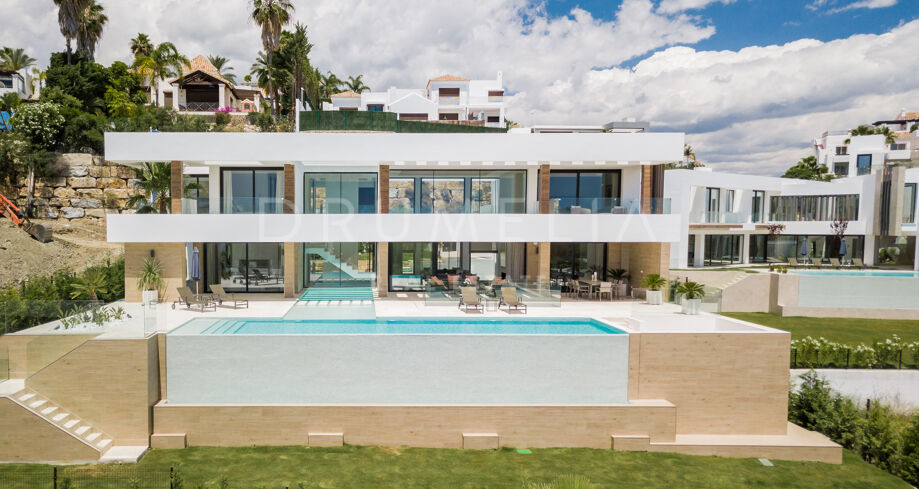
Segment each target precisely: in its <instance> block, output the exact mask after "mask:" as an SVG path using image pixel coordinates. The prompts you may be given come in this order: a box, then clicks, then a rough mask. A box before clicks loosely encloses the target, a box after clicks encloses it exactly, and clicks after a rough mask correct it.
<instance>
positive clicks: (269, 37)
mask: <svg viewBox="0 0 919 489" xmlns="http://www.w3.org/2000/svg"><path fill="white" fill-rule="evenodd" d="M293 11H294V6H293V4H292V3H291V2H290V0H252V20H254V21H255V23H256V24H258V25H259V27H261V28H262V47H264V48H265V52H266V53H267V54H268V66H269V67H270V66H271V58H272V56H273V54H274V52H275V51H277V50H278V47H279V44H280V42H281V30H282V29H283V28H284V26H285V25H287V24H288V23H289V22H290V14H291V12H293ZM271 75H272V73H271V70H269V71H268V92H269V93H273V92H274V90H272V88H273V87H272V76H271ZM277 105H278V101H277V98H276V97H275V100H273V101H272V109H271V115H272V116H274V115H275V113H276V112H277V110H276V109H277Z"/></svg>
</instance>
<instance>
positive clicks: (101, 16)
mask: <svg viewBox="0 0 919 489" xmlns="http://www.w3.org/2000/svg"><path fill="white" fill-rule="evenodd" d="M104 10H105V9H104V8H103V7H102V5H99V4H98V3H96V1H95V0H85V4H84V5H83V9H82V10H81V11H80V18H79V25H78V27H77V52H78V53H80V54H82V55H83V56H85V57H86V58H87V59H89V60H90V61H93V60H94V59H95V54H96V45H97V44H99V41H100V40H101V39H102V29H103V27H105V24H106V23H107V22H108V16H107V15H105V13H104Z"/></svg>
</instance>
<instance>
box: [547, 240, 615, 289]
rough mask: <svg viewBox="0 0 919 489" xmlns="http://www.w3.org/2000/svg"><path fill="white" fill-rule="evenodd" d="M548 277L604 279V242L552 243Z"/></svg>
mask: <svg viewBox="0 0 919 489" xmlns="http://www.w3.org/2000/svg"><path fill="white" fill-rule="evenodd" d="M551 250H552V252H551V257H550V258H549V277H550V279H552V280H555V281H557V282H567V281H568V280H569V279H572V278H590V277H592V276H593V274H594V272H596V273H597V279H598V280H605V279H606V243H552V246H551Z"/></svg>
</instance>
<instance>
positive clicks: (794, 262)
mask: <svg viewBox="0 0 919 489" xmlns="http://www.w3.org/2000/svg"><path fill="white" fill-rule="evenodd" d="M788 264H789V265H791V266H793V267H800V266H801V264H800V263H798V260H797V258H789V259H788Z"/></svg>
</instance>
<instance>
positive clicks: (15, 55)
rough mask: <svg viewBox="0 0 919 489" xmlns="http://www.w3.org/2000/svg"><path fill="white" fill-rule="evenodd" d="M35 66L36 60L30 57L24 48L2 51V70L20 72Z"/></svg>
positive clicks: (0, 66) (0, 55)
mask: <svg viewBox="0 0 919 489" xmlns="http://www.w3.org/2000/svg"><path fill="white" fill-rule="evenodd" d="M34 64H35V58H33V57H31V56H29V55H28V54H26V53H25V51H23V49H22V48H17V49H13V48H3V49H0V68H3V69H5V70H10V71H19V70H21V69H23V68H28V67H29V66H32V65H34Z"/></svg>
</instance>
